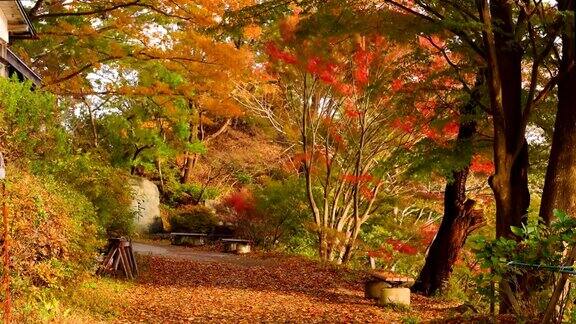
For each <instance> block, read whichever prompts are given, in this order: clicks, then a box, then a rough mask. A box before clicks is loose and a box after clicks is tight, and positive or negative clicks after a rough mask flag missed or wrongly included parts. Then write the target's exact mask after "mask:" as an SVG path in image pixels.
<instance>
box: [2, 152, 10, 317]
mask: <svg viewBox="0 0 576 324" xmlns="http://www.w3.org/2000/svg"><path fill="white" fill-rule="evenodd" d="M0 181H1V182H2V222H3V223H4V224H3V225H4V226H3V232H4V244H3V249H2V252H3V261H4V264H3V267H2V272H3V273H2V288H3V290H4V323H5V324H10V323H11V317H12V316H11V315H12V298H11V293H10V227H9V224H8V201H7V200H8V197H7V195H6V166H5V164H4V154H2V153H1V152H0Z"/></svg>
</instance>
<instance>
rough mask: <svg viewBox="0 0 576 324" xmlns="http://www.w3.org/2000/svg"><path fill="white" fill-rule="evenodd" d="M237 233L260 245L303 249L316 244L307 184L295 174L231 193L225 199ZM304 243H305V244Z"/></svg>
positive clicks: (294, 249)
mask: <svg viewBox="0 0 576 324" xmlns="http://www.w3.org/2000/svg"><path fill="white" fill-rule="evenodd" d="M223 203H224V205H225V206H227V207H228V209H229V210H230V212H231V214H232V215H231V218H230V219H229V220H230V221H232V222H233V223H235V224H236V227H237V233H238V235H241V236H244V237H246V238H248V239H251V240H253V241H254V242H255V243H256V244H257V245H259V246H262V247H265V248H272V247H279V246H282V247H283V248H285V249H287V250H290V251H304V250H306V249H307V248H309V247H310V246H311V244H314V243H312V242H314V240H313V239H311V238H312V235H311V234H310V232H309V231H308V230H307V228H306V226H305V225H306V222H307V221H308V217H309V211H308V204H307V203H306V198H305V195H304V185H303V183H302V182H301V181H300V180H299V179H296V178H293V179H287V180H284V181H269V182H267V183H266V184H265V185H264V186H262V187H254V188H253V189H252V190H249V189H248V188H244V189H243V190H240V191H237V192H234V193H231V194H230V195H228V196H227V197H226V198H225V199H224V202H223ZM303 245H304V246H303Z"/></svg>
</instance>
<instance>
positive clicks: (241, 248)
mask: <svg viewBox="0 0 576 324" xmlns="http://www.w3.org/2000/svg"><path fill="white" fill-rule="evenodd" d="M221 241H222V243H224V250H225V251H226V252H232V253H236V254H246V253H250V251H251V242H250V240H244V239H234V238H230V239H222V240H221Z"/></svg>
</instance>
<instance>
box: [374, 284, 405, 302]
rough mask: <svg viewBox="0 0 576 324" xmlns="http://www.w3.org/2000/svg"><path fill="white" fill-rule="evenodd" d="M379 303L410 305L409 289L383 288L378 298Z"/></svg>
mask: <svg viewBox="0 0 576 324" xmlns="http://www.w3.org/2000/svg"><path fill="white" fill-rule="evenodd" d="M378 304H380V305H389V304H395V305H404V306H410V289H408V288H383V289H382V292H381V295H380V300H379V301H378Z"/></svg>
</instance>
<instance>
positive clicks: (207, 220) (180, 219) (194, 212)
mask: <svg viewBox="0 0 576 324" xmlns="http://www.w3.org/2000/svg"><path fill="white" fill-rule="evenodd" d="M216 224H218V219H217V218H216V215H215V214H214V212H213V211H212V210H211V209H210V208H208V207H206V206H201V205H196V206H189V207H186V208H184V209H180V210H177V211H175V212H174V214H172V216H171V217H170V227H171V228H172V231H173V232H200V233H207V232H209V231H210V230H212V229H213V228H214V226H216Z"/></svg>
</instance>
